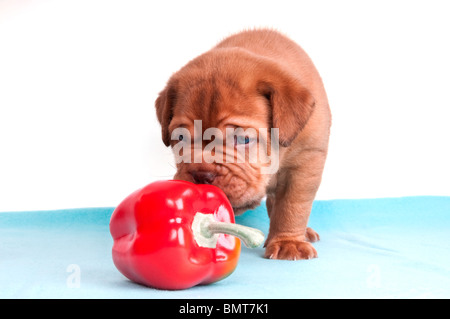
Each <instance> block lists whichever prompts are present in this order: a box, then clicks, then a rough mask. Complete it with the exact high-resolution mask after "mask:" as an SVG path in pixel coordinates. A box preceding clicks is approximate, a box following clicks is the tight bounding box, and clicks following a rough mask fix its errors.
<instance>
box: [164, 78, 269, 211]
mask: <svg viewBox="0 0 450 319" xmlns="http://www.w3.org/2000/svg"><path fill="white" fill-rule="evenodd" d="M268 123H269V110H268V105H267V101H266V100H265V99H264V98H263V97H261V96H259V95H257V94H249V93H248V92H244V91H243V89H242V88H240V87H239V85H238V84H237V83H235V82H233V81H231V80H228V81H227V80H220V79H217V78H210V79H201V80H197V81H196V82H194V83H192V82H191V83H189V85H184V86H183V85H179V86H178V87H177V91H176V99H175V101H174V103H173V106H172V118H171V121H170V123H169V126H168V133H169V136H170V145H171V147H172V151H173V152H174V156H175V161H176V163H177V164H176V165H177V172H176V174H175V176H174V179H181V180H186V181H190V182H194V183H198V184H212V185H215V186H218V187H219V188H221V189H222V190H223V191H224V192H225V194H226V195H227V197H228V199H229V200H230V202H231V204H232V206H233V209H234V211H235V213H236V214H240V213H243V212H244V211H245V210H248V209H251V208H254V207H256V206H257V205H259V203H260V201H261V199H262V198H263V197H264V195H265V188H266V186H267V184H268V181H269V179H270V176H271V175H270V174H267V172H265V171H264V170H262V168H263V167H267V166H268V165H267V162H268V160H269V161H270V159H269V158H268V155H270V147H269V149H268V148H267V147H266V146H267V137H268V136H270V135H268V134H267V132H268V130H267V128H268V126H269V125H268Z"/></svg>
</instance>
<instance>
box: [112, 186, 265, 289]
mask: <svg viewBox="0 0 450 319" xmlns="http://www.w3.org/2000/svg"><path fill="white" fill-rule="evenodd" d="M110 231H111V235H112V237H113V239H114V244H113V248H112V257H113V261H114V264H115V266H116V267H117V269H118V270H119V271H120V272H121V273H122V274H123V275H124V276H125V277H127V278H128V279H130V280H132V281H135V282H137V283H140V284H143V285H146V286H151V287H154V288H159V289H185V288H189V287H192V286H195V285H199V284H209V283H212V282H216V281H218V280H221V279H223V278H225V277H227V276H228V275H230V274H231V273H232V272H233V271H234V269H235V268H236V265H237V262H238V259H239V254H240V241H239V240H238V239H237V238H236V237H234V236H238V237H240V238H241V239H242V240H243V241H244V244H246V245H247V246H249V247H257V246H259V245H261V243H262V241H263V240H264V235H263V234H262V232H261V231H259V230H256V229H253V228H249V227H245V226H242V225H237V224H234V214H233V209H232V207H231V205H230V202H229V201H228V199H227V197H226V196H225V194H224V193H223V192H222V191H221V190H220V189H219V188H217V187H215V186H212V185H196V184H193V183H190V182H186V181H177V180H169V181H158V182H154V183H151V184H149V185H147V186H145V187H143V188H142V189H139V190H137V191H135V192H134V193H132V194H131V195H129V196H128V197H127V198H125V199H124V200H123V201H122V203H120V204H119V206H117V208H116V209H115V210H114V212H113V214H112V216H111V221H110Z"/></svg>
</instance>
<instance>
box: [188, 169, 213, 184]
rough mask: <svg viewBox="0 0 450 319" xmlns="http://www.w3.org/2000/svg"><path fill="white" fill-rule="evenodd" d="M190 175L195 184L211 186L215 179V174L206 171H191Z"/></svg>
mask: <svg viewBox="0 0 450 319" xmlns="http://www.w3.org/2000/svg"><path fill="white" fill-rule="evenodd" d="M191 175H192V177H193V178H194V183H195V184H212V182H214V179H215V178H216V174H215V173H212V172H207V171H193V172H191Z"/></svg>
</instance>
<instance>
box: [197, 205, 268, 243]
mask: <svg viewBox="0 0 450 319" xmlns="http://www.w3.org/2000/svg"><path fill="white" fill-rule="evenodd" d="M192 230H193V232H194V237H195V240H196V241H197V243H198V244H199V246H201V247H209V248H215V247H216V244H217V239H218V237H219V234H228V235H232V236H236V237H238V238H239V239H241V240H242V242H243V243H244V245H245V246H247V247H249V248H256V247H258V246H260V245H261V244H262V243H263V241H264V234H263V232H262V231H260V230H259V229H255V228H251V227H247V226H242V225H238V224H234V223H227V222H219V221H217V220H215V219H214V217H213V215H211V214H203V213H197V214H195V216H194V221H193V223H192Z"/></svg>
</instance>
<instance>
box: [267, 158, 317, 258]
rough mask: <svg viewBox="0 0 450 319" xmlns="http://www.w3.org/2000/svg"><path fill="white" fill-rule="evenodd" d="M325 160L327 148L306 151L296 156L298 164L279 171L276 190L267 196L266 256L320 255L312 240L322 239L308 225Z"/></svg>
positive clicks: (299, 256) (313, 256) (297, 256)
mask: <svg viewBox="0 0 450 319" xmlns="http://www.w3.org/2000/svg"><path fill="white" fill-rule="evenodd" d="M325 159H326V151H322V150H317V149H314V150H304V151H302V152H301V153H300V155H299V156H298V157H297V160H296V163H298V165H297V166H294V167H292V166H291V167H289V168H288V169H281V170H280V172H279V173H278V176H277V185H276V188H275V191H274V193H272V194H268V196H267V197H268V199H269V198H270V202H268V205H267V208H268V209H269V208H270V211H269V217H270V229H269V235H268V238H267V241H266V252H265V257H267V258H272V259H290V260H298V259H311V258H315V257H317V251H316V250H315V248H314V247H313V246H312V245H311V244H310V242H314V241H317V240H319V235H318V234H317V233H316V232H315V231H314V230H312V229H311V228H307V224H308V219H309V215H310V213H311V208H312V204H313V201H314V197H315V195H316V192H317V189H318V188H319V185H320V182H321V179H322V172H323V167H324V164H325Z"/></svg>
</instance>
